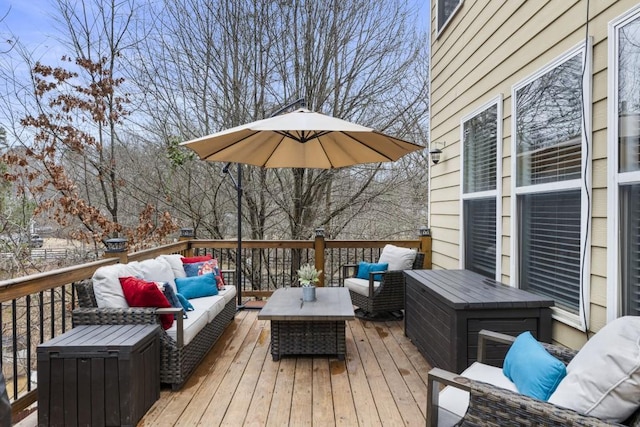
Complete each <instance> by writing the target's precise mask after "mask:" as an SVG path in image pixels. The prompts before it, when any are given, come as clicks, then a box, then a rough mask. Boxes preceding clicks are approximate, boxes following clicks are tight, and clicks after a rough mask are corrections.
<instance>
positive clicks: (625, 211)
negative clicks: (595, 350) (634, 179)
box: [620, 184, 640, 316]
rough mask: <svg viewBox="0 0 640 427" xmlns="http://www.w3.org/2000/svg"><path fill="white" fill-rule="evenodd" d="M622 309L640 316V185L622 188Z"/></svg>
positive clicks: (625, 312) (624, 312) (626, 312)
mask: <svg viewBox="0 0 640 427" xmlns="http://www.w3.org/2000/svg"><path fill="white" fill-rule="evenodd" d="M620 201H621V206H620V217H621V221H620V224H621V225H622V229H621V230H620V231H621V232H620V239H621V242H620V246H621V253H622V257H621V259H620V261H621V271H622V290H623V292H622V308H623V313H622V314H625V315H631V316H640V184H633V185H624V186H621V187H620Z"/></svg>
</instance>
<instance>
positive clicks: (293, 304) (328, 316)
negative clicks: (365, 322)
mask: <svg viewBox="0 0 640 427" xmlns="http://www.w3.org/2000/svg"><path fill="white" fill-rule="evenodd" d="M354 318H355V316H354V312H353V304H351V296H350V295H349V290H348V289H347V288H337V287H336V288H316V300H315V301H310V302H308V301H305V302H304V303H303V302H302V288H280V289H277V290H276V291H275V292H274V293H273V295H271V297H269V299H268V300H267V303H266V304H265V305H264V308H263V309H262V310H260V313H259V314H258V319H261V320H309V321H313V320H316V321H318V320H325V321H327V320H328V321H333V320H352V319H354Z"/></svg>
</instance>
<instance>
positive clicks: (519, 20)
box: [429, 0, 637, 348]
mask: <svg viewBox="0 0 640 427" xmlns="http://www.w3.org/2000/svg"><path fill="white" fill-rule="evenodd" d="M636 4H637V1H636V0H619V1H614V2H611V1H591V2H590V9H589V28H588V30H589V36H590V37H591V40H592V43H593V44H592V61H591V63H592V78H591V85H592V90H591V101H592V103H591V108H592V110H591V133H590V135H589V139H590V141H589V142H590V149H591V150H592V163H591V167H592V176H591V179H592V183H591V188H589V191H590V195H591V199H592V215H591V236H590V237H591V242H590V256H591V258H590V265H588V266H587V268H588V271H589V272H590V295H589V297H590V307H589V324H588V329H589V330H590V331H591V332H596V331H598V330H599V329H600V328H602V326H604V325H605V324H606V321H607V310H606V305H607V280H606V276H607V233H608V230H607V182H608V176H607V114H608V111H607V108H608V102H607V98H608V84H607V79H608V75H607V67H608V58H609V52H608V23H609V22H610V21H611V20H613V19H615V18H616V17H618V16H620V15H621V14H623V13H625V12H626V11H628V10H630V9H631V8H632V7H633V6H635V5H636ZM435 5H436V1H435V0H432V2H431V7H432V14H431V16H432V25H431V28H432V33H431V45H430V52H431V100H430V102H431V112H430V135H431V137H430V138H431V141H441V142H445V147H444V148H443V149H442V148H441V147H438V148H441V149H442V150H443V156H442V160H441V161H440V163H439V164H438V165H435V166H433V167H432V168H431V172H430V173H431V177H430V186H431V187H430V199H429V200H430V206H429V212H430V227H431V231H432V236H433V241H432V242H433V243H432V250H433V267H434V268H444V269H455V268H460V245H461V239H462V236H461V233H460V231H459V229H460V214H461V213H460V209H461V208H460V181H461V179H460V172H461V171H460V164H461V162H460V149H461V144H460V120H461V118H462V117H464V116H466V115H468V114H469V113H471V112H473V111H474V110H476V109H477V108H478V107H480V106H481V105H483V104H485V103H486V102H488V101H489V100H491V99H494V98H495V97H496V96H498V95H502V96H503V104H502V117H501V118H499V120H500V119H501V120H502V176H501V180H502V236H501V239H502V251H501V259H500V266H501V273H502V275H501V277H502V281H503V282H505V283H511V284H513V285H516V286H517V283H514V282H515V280H512V278H511V277H510V274H511V271H510V264H511V250H512V248H511V244H512V242H511V232H512V231H511V226H512V221H511V209H512V206H511V190H512V188H511V185H512V177H511V174H512V166H511V144H512V140H511V137H512V135H511V133H512V128H513V124H512V117H511V112H512V99H511V95H512V93H511V91H512V88H513V86H514V85H515V84H517V83H518V82H520V81H522V80H523V79H525V78H527V77H529V76H531V75H532V74H534V73H536V72H537V71H539V70H540V69H542V68H543V67H545V66H546V65H548V64H549V63H550V62H552V61H553V60H554V59H555V58H557V57H559V56H560V55H562V54H564V53H566V52H567V51H569V50H571V49H572V48H574V47H575V46H577V45H578V44H580V43H582V42H584V40H585V35H586V25H585V21H586V16H587V10H586V6H587V1H586V0H573V1H569V0H567V1H559V0H552V1H513V0H509V1H498V0H488V1H487V0H477V1H472V0H465V1H464V3H463V4H462V7H461V8H460V9H459V10H458V11H457V13H456V14H455V15H454V16H452V18H451V21H450V22H449V24H448V26H447V28H446V29H445V31H443V32H442V33H441V34H440V35H439V36H438V37H436V30H435V29H436V25H435V21H434V18H433V17H434V15H435V14H434V13H433V12H434V8H435ZM553 333H554V335H553V338H554V341H556V342H559V343H561V344H564V345H568V346H570V347H574V348H577V347H580V346H581V345H582V344H583V343H584V342H585V340H586V337H585V334H584V332H582V331H579V330H578V329H576V328H574V327H571V326H569V325H566V324H563V323H562V322H559V321H555V322H554V328H553Z"/></svg>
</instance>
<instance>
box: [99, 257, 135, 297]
mask: <svg viewBox="0 0 640 427" xmlns="http://www.w3.org/2000/svg"><path fill="white" fill-rule="evenodd" d="M136 274H137V273H136V270H135V269H133V268H131V267H130V266H129V264H114V265H107V266H104V267H100V268H98V269H97V270H96V271H95V272H94V273H93V276H92V277H91V280H92V281H93V293H94V295H95V296H96V302H97V303H98V307H99V308H129V304H127V300H126V299H125V297H124V292H122V285H120V280H119V278H120V277H128V276H135V275H136Z"/></svg>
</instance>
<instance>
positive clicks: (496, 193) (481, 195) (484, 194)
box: [459, 94, 503, 281]
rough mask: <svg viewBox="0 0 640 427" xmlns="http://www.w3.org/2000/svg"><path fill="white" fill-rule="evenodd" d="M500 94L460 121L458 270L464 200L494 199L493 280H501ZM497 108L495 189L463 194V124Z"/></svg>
mask: <svg viewBox="0 0 640 427" xmlns="http://www.w3.org/2000/svg"><path fill="white" fill-rule="evenodd" d="M502 105H503V102H502V94H500V95H498V96H497V97H495V98H493V99H492V100H490V101H489V102H487V103H486V104H484V105H482V106H481V107H479V108H477V109H476V110H474V111H473V112H472V113H470V114H468V115H466V116H464V117H463V118H462V119H461V120H460V227H459V228H460V256H459V258H460V268H464V266H465V262H466V259H465V252H466V251H465V249H466V243H467V242H466V240H465V236H466V233H465V231H466V230H465V223H464V202H465V201H466V200H474V199H487V198H489V197H495V198H496V275H495V280H497V281H501V280H502V268H501V267H502V262H501V261H502V117H503V115H502ZM493 106H497V112H496V122H497V123H496V144H497V147H496V157H497V158H496V189H495V190H489V191H478V192H474V193H465V192H464V167H465V166H464V123H465V122H467V121H469V120H471V119H473V118H474V117H475V116H477V115H479V114H481V113H483V112H484V111H486V110H488V109H489V108H491V107H493Z"/></svg>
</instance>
